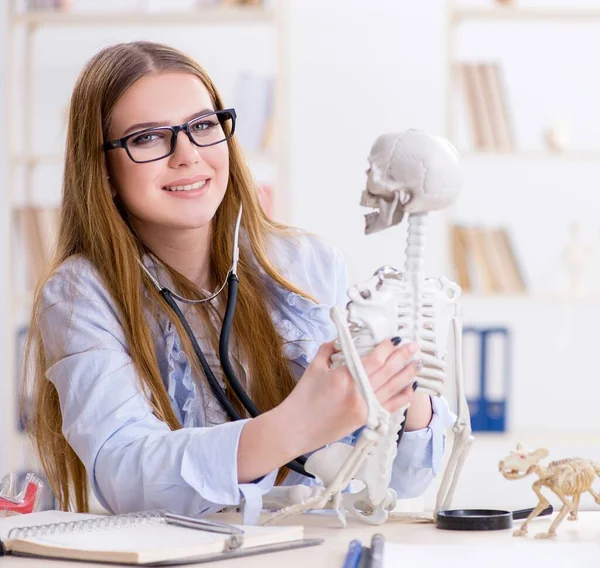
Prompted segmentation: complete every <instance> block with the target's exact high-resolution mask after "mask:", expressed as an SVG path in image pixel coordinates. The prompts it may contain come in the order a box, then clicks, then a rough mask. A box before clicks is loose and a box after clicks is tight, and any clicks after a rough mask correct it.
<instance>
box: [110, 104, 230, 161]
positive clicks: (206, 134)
mask: <svg viewBox="0 0 600 568" xmlns="http://www.w3.org/2000/svg"><path fill="white" fill-rule="evenodd" d="M236 116H237V115H236V113H235V110H234V109H232V108H227V109H224V110H218V111H215V112H211V113H208V114H203V115H202V116H197V117H196V118H193V119H192V120H190V121H189V122H186V123H185V124H180V125H179V126H159V127H156V128H146V129H144V130H140V131H139V132H134V133H133V134H128V135H127V136H124V137H123V138H119V139H118V140H111V141H109V142H105V143H104V150H105V151H109V150H115V149H116V148H125V151H126V152H127V154H128V156H129V157H130V158H131V160H133V161H134V162H135V163H136V164H144V163H146V162H155V161H156V160H162V159H163V158H166V157H168V156H170V155H171V154H173V152H175V146H176V145H177V135H178V134H179V132H180V131H182V130H183V131H184V132H185V133H186V134H187V137H188V138H189V139H190V142H192V144H195V145H196V146H200V147H201V148H204V147H206V146H214V145H215V144H220V143H221V142H225V140H229V138H231V137H232V136H233V133H234V131H235V119H236Z"/></svg>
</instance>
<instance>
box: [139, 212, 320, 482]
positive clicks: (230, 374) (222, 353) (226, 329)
mask: <svg viewBox="0 0 600 568" xmlns="http://www.w3.org/2000/svg"><path fill="white" fill-rule="evenodd" d="M241 220H242V206H241V205H240V211H239V213H238V216H237V220H236V223H235V232H234V236H233V261H232V264H231V269H230V270H229V272H227V275H226V276H225V281H224V282H223V284H222V285H221V287H220V288H219V289H218V290H217V291H216V292H215V293H214V294H213V295H212V296H209V297H208V298H203V299H201V300H190V299H189V298H183V297H181V296H179V295H178V294H176V293H175V292H172V291H171V290H169V289H168V288H165V287H163V286H161V284H160V282H158V280H156V278H154V276H153V275H152V274H151V273H150V271H149V270H148V269H147V268H146V267H145V266H144V264H143V262H142V261H141V260H140V259H138V262H139V264H140V266H141V267H142V269H143V270H144V272H145V273H146V274H147V275H148V278H150V280H151V281H152V283H153V284H154V286H156V289H157V290H158V291H159V293H160V295H161V296H162V297H163V298H164V300H165V302H167V304H169V306H170V307H171V309H172V310H173V311H174V312H175V314H176V315H177V317H178V319H179V321H180V322H181V325H183V328H184V329H185V331H186V333H187V335H188V337H189V339H190V342H191V344H192V348H193V349H194V353H195V354H196V357H198V361H199V362H200V365H201V366H202V369H203V371H204V374H205V375H206V379H207V381H208V384H209V385H210V388H211V390H212V392H213V394H214V395H215V397H216V398H217V400H218V401H219V403H220V404H221V405H222V407H223V408H224V410H225V412H227V415H228V416H229V418H230V420H233V421H235V420H242V419H243V417H242V416H241V415H240V414H239V413H238V412H237V411H236V409H235V408H234V407H233V405H232V404H231V402H230V401H229V399H228V398H227V395H226V394H225V391H224V390H223V388H222V387H221V385H220V384H219V381H218V380H217V379H216V377H215V375H214V373H213V372H212V369H211V368H210V365H209V364H208V362H207V361H206V357H205V356H204V353H203V352H202V349H201V348H200V345H198V341H197V340H196V338H195V337H194V333H193V331H192V329H191V328H190V326H189V324H188V322H187V320H186V318H185V316H184V315H183V313H182V312H181V310H180V309H179V306H178V305H177V303H176V302H175V299H177V300H179V301H181V302H185V303H186V304H201V303H204V302H209V301H211V300H212V299H214V298H216V297H217V296H218V295H219V294H220V293H221V291H222V290H223V289H224V288H225V284H227V286H228V287H227V291H228V296H227V306H226V308H225V317H224V318H223V325H222V326H221V333H220V335H219V358H220V360H221V367H222V368H223V373H224V374H225V377H226V379H227V382H228V384H229V386H230V387H231V388H232V389H233V391H234V392H235V394H236V396H237V397H238V398H239V400H240V402H241V403H242V404H243V406H244V408H245V409H246V410H247V411H248V414H250V416H252V417H253V418H255V417H257V416H258V415H259V414H260V412H259V411H258V409H257V408H256V406H254V403H253V402H252V400H251V399H250V397H249V396H248V393H246V391H245V390H244V387H242V385H241V384H240V382H239V380H238V378H237V377H236V374H235V371H234V370H233V367H232V365H231V361H230V360H229V337H230V335H231V327H232V324H233V315H234V313H235V306H236V303H237V291H238V284H239V279H238V276H237V264H238V260H239V237H240V223H241ZM305 463H306V458H305V457H304V456H299V457H297V458H296V459H295V460H292V461H291V462H289V463H287V464H286V465H287V467H289V468H290V469H291V470H292V471H295V472H296V473H300V474H301V475H305V476H307V477H312V478H314V476H313V475H311V474H310V473H308V472H307V471H306V470H305V469H304V464H305Z"/></svg>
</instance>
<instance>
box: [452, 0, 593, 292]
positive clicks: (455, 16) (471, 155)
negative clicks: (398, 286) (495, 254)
mask: <svg viewBox="0 0 600 568" xmlns="http://www.w3.org/2000/svg"><path fill="white" fill-rule="evenodd" d="M519 4H520V3H519V2H515V3H514V4H512V5H501V4H499V3H498V2H495V1H494V0H487V6H479V5H478V6H469V5H466V4H463V3H461V2H460V1H459V0H448V1H447V3H446V17H445V43H444V48H445V60H444V62H445V73H446V89H445V101H444V107H445V108H444V111H445V134H446V137H447V138H448V139H449V140H451V141H452V142H453V143H455V145H456V146H457V148H458V151H459V154H460V155H461V158H462V160H463V164H464V168H465V171H466V172H467V176H468V175H469V174H470V173H471V172H472V171H474V168H476V169H477V172H478V173H479V175H480V173H481V172H483V171H486V172H489V174H488V175H490V176H495V175H496V174H498V173H499V172H501V171H506V170H507V169H508V168H519V172H522V171H523V168H525V167H526V168H528V170H527V171H528V172H530V171H536V170H535V168H538V170H537V171H541V169H542V168H543V170H544V171H547V170H548V169H549V168H563V167H573V168H577V167H596V166H597V165H600V146H599V147H592V148H581V147H577V148H569V149H565V150H564V151H553V150H551V149H549V148H548V149H539V150H537V149H519V148H518V147H517V148H510V149H504V150H503V149H499V148H498V147H496V148H494V147H492V148H490V147H489V144H488V148H481V144H480V142H481V141H480V140H479V141H478V140H477V136H478V133H476V132H475V130H474V126H473V123H472V124H471V132H470V134H471V136H472V147H468V145H467V147H465V144H464V143H462V142H461V143H459V142H458V141H459V139H461V136H460V133H459V131H460V128H459V113H460V112H467V109H466V108H464V107H465V105H462V107H463V108H461V105H459V104H458V103H459V102H461V101H459V99H460V97H463V101H462V102H465V101H464V97H465V92H464V89H465V84H464V73H465V72H464V70H463V69H462V68H463V67H464V65H462V64H463V63H467V62H468V57H464V56H463V54H461V55H459V49H458V45H459V39H460V34H461V31H462V29H463V25H465V24H469V26H473V25H475V26H478V25H479V24H482V25H487V24H489V23H493V24H495V25H498V26H505V25H508V24H511V25H512V24H515V23H517V24H519V23H528V24H529V23H535V24H539V25H545V24H554V25H562V24H571V25H576V26H579V25H581V26H591V25H592V26H593V25H596V26H598V25H600V8H599V7H593V6H592V7H582V6H579V7H577V6H568V5H566V6H563V7H560V6H547V7H543V6H531V7H528V6H523V5H519ZM500 29H504V28H502V27H501V28H500ZM482 51H483V52H485V51H486V50H485V47H484V48H483V49H482ZM536 53H539V54H540V55H539V57H540V58H543V57H544V50H543V46H541V45H540V46H537V49H536ZM473 56H476V54H473ZM483 59H484V61H485V59H488V58H487V57H485V56H483ZM484 61H480V65H479V67H481V66H482V65H481V63H484ZM491 62H493V58H492V59H491V61H490V63H491ZM491 64H492V66H496V65H497V63H491ZM483 73H485V72H483ZM501 79H503V78H502V77H501ZM532 80H534V79H532ZM479 81H481V79H479ZM505 86H507V87H508V92H507V93H505V92H502V91H504V90H505V88H504V87H505ZM473 88H474V87H473ZM506 94H508V95H509V97H510V85H500V95H501V96H504V95H506ZM478 96H490V97H494V96H497V93H493V91H492V92H491V94H490V90H489V88H488V91H487V92H485V91H480V93H478ZM477 103H478V104H480V105H481V104H483V103H481V101H477ZM471 104H473V103H471ZM485 104H486V105H487V107H488V108H487V111H488V112H492V111H491V110H490V107H493V106H494V104H497V103H496V101H493V100H492V101H486V103H485ZM484 106H485V105H484ZM459 109H460V110H459ZM493 110H496V109H493ZM469 112H471V113H473V109H472V108H471V109H470V110H469ZM505 112H506V111H505ZM469 118H470V119H473V116H470V117H467V124H468V122H469V121H468V119H469ZM486 118H488V117H486ZM491 118H496V119H498V116H496V117H491ZM491 118H490V119H491ZM504 118H506V116H505V117H504ZM512 118H513V117H512V116H510V112H509V116H508V120H509V127H510V126H514V125H511V124H510V122H511V119H512ZM482 128H483V127H482ZM486 128H487V126H486ZM496 128H500V127H499V126H497V125H496ZM512 134H513V135H514V133H512ZM494 136H496V143H497V142H498V132H496V133H494ZM478 142H479V144H478ZM487 142H489V140H488V141H487ZM512 142H513V143H514V142H515V140H514V139H513V140H512ZM516 143H517V146H518V140H516ZM478 146H479V147H478ZM529 168H531V169H529ZM586 171H587V170H586ZM479 179H481V178H479ZM456 210H457V206H455V207H453V208H449V209H448V210H446V211H445V224H446V226H447V227H449V231H452V227H453V225H454V223H455V222H456ZM477 217H478V215H477V213H474V212H473V211H471V212H470V219H469V221H471V220H472V221H474V222H477V221H478V219H477ZM463 221H464V219H463ZM448 242H452V239H451V238H450V237H449V238H448ZM513 244H514V245H515V252H516V256H517V261H519V260H520V259H519V252H520V251H519V249H520V246H519V242H517V241H516V240H515V241H514V243H513ZM446 258H447V259H448V261H447V264H446V270H448V271H449V272H448V273H454V272H455V270H454V268H453V262H452V259H453V250H452V249H448V251H447V255H446ZM465 297H471V298H473V297H476V298H478V299H485V298H487V299H489V300H490V301H495V300H500V301H503V300H505V299H506V298H527V299H532V300H536V299H540V298H549V297H550V298H555V299H556V300H557V301H564V300H566V301H568V300H569V299H570V298H568V297H565V296H561V295H559V294H544V293H541V292H539V291H537V290H526V291H525V292H524V293H516V292H514V293H509V294H503V293H497V292H488V293H486V292H479V291H475V292H468V293H467V294H465ZM571 299H572V300H573V301H577V302H582V301H586V300H589V301H590V302H594V301H595V296H594V295H589V296H586V297H584V298H581V297H573V298H571Z"/></svg>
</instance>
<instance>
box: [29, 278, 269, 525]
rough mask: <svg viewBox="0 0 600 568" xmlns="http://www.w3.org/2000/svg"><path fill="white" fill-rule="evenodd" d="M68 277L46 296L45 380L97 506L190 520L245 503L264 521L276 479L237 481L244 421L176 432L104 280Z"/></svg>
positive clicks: (253, 517) (248, 512) (247, 511)
mask: <svg viewBox="0 0 600 568" xmlns="http://www.w3.org/2000/svg"><path fill="white" fill-rule="evenodd" d="M64 272H65V271H64V270H63V271H62V273H61V272H59V273H57V274H56V275H55V276H54V277H53V278H52V279H51V280H50V281H49V282H48V283H47V284H46V286H45V287H44V289H43V291H42V310H41V315H40V327H41V331H42V334H43V343H44V348H45V352H46V358H47V363H48V367H47V375H46V378H47V379H48V380H49V381H51V382H52V384H53V385H54V386H55V387H56V390H57V392H58V396H59V400H60V407H61V412H62V421H63V422H62V430H63V433H64V435H65V437H66V439H67V441H68V443H69V444H70V445H71V446H72V448H73V450H74V451H75V453H76V454H77V455H78V456H79V458H80V459H81V461H82V462H83V464H84V465H85V468H86V470H87V472H88V475H89V479H90V483H91V487H92V488H93V491H94V493H95V495H96V497H97V498H98V500H99V502H100V503H101V504H102V505H103V506H104V507H105V508H107V509H108V510H109V511H111V512H113V513H124V512H132V511H140V510H148V509H157V508H169V509H171V510H173V511H176V512H178V513H180V514H184V515H188V516H200V515H203V514H209V513H212V512H215V511H218V510H220V509H222V508H224V507H226V506H230V505H242V509H243V512H244V522H246V523H249V524H253V523H255V522H257V520H258V514H259V513H260V510H261V508H262V495H263V494H264V493H266V492H267V491H268V490H269V489H271V487H272V486H273V484H274V480H275V476H276V473H277V472H276V471H273V472H271V473H269V474H268V475H266V476H264V477H263V478H261V479H260V480H258V481H257V482H255V483H246V484H244V483H238V481H237V451H238V443H239V439H240V434H241V431H242V428H243V427H244V424H245V423H246V422H247V421H246V420H243V421H237V422H230V423H225V424H222V425H219V426H212V427H209V428H184V429H179V430H175V431H171V430H170V429H169V427H168V425H167V424H166V423H165V422H163V421H161V420H159V419H158V418H157V417H156V416H155V415H154V414H153V413H152V409H151V407H150V404H149V402H148V398H147V397H146V396H145V394H144V392H143V388H142V385H141V381H140V379H139V376H138V374H137V371H136V369H135V367H134V364H133V361H132V359H131V357H130V355H129V352H128V349H127V345H126V341H125V337H124V334H123V330H122V328H121V326H120V324H119V317H118V314H117V311H116V309H115V307H114V304H113V302H112V301H111V299H110V297H109V295H108V293H107V292H106V290H105V288H104V287H103V286H102V284H101V283H100V280H99V278H97V277H95V276H94V274H93V271H92V269H90V268H88V269H87V270H78V271H77V272H76V271H74V270H70V271H69V272H70V274H69V275H67V276H65V274H64ZM73 285H75V286H73Z"/></svg>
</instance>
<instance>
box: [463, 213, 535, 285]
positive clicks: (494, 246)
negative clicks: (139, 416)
mask: <svg viewBox="0 0 600 568" xmlns="http://www.w3.org/2000/svg"><path fill="white" fill-rule="evenodd" d="M452 255H453V261H454V267H455V270H456V279H457V282H458V284H459V286H460V287H461V288H462V289H463V291H464V292H476V293H484V294H519V293H524V292H525V291H526V290H527V286H526V284H525V281H524V278H523V272H522V270H521V267H520V265H519V262H518V261H517V257H516V254H515V250H514V247H513V245H512V242H511V239H510V237H509V235H508V232H507V230H506V229H505V228H485V227H476V226H461V225H454V226H453V227H452Z"/></svg>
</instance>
